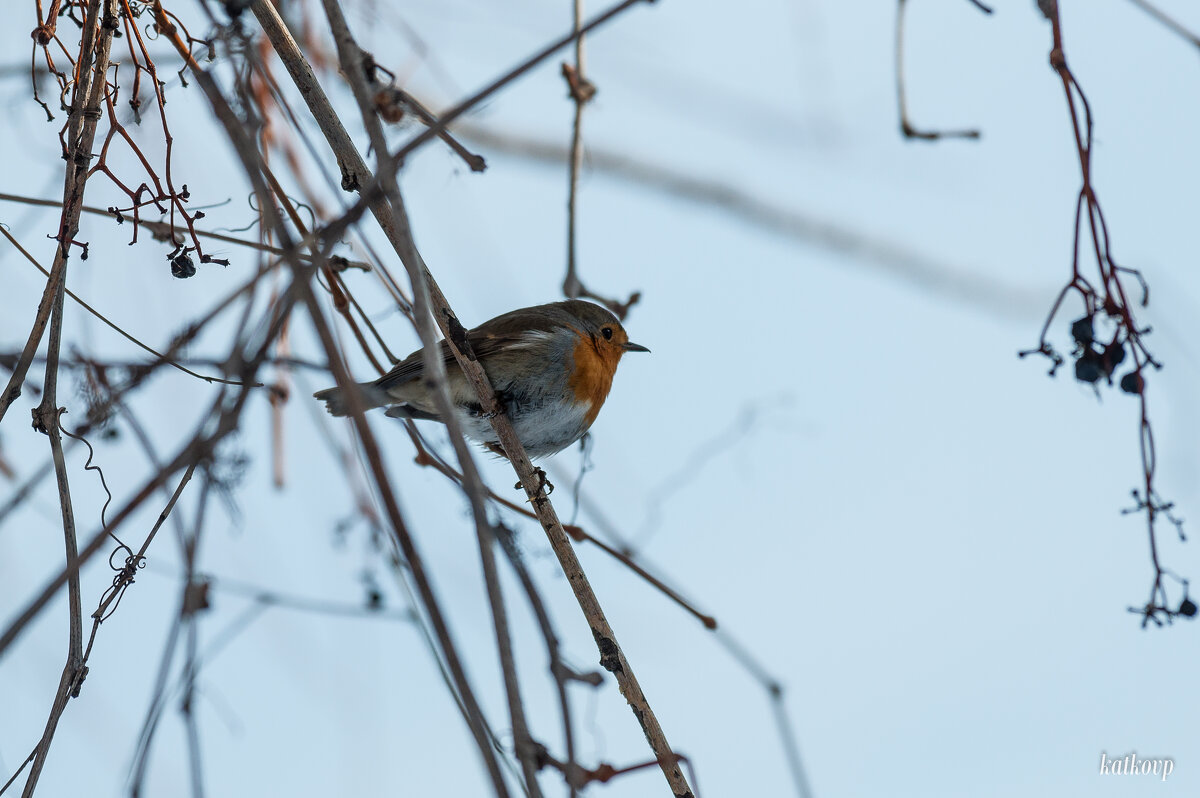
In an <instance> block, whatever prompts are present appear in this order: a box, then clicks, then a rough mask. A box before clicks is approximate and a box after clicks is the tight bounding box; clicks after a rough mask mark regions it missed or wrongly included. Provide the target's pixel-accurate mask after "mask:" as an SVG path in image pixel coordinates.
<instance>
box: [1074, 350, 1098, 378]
mask: <svg viewBox="0 0 1200 798" xmlns="http://www.w3.org/2000/svg"><path fill="white" fill-rule="evenodd" d="M1101 376H1102V371H1101V369H1100V361H1099V360H1098V359H1097V358H1096V357H1095V353H1094V352H1092V351H1090V350H1089V351H1088V352H1086V353H1084V355H1083V357H1081V358H1079V359H1078V360H1076V361H1075V379H1077V380H1079V381H1080V382H1090V383H1094V382H1096V381H1097V380H1099V379H1100V377H1101Z"/></svg>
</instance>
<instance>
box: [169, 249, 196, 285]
mask: <svg viewBox="0 0 1200 798" xmlns="http://www.w3.org/2000/svg"><path fill="white" fill-rule="evenodd" d="M171 274H173V275H175V276H176V277H178V278H179V279H180V280H186V279H187V278H189V277H193V276H195V274H196V264H195V263H193V262H192V259H191V257H190V256H188V255H187V254H182V255H176V256H175V257H173V258H171Z"/></svg>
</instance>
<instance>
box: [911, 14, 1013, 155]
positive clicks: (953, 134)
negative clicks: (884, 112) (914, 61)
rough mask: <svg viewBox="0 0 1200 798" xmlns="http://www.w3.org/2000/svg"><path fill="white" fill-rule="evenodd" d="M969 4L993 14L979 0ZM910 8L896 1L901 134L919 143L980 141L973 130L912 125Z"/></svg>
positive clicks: (977, 134)
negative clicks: (907, 49) (907, 68)
mask: <svg viewBox="0 0 1200 798" xmlns="http://www.w3.org/2000/svg"><path fill="white" fill-rule="evenodd" d="M969 2H970V3H971V4H972V5H974V6H975V7H976V8H978V9H979V10H980V11H982V12H983V13H985V14H991V13H992V9H991V8H989V7H988V6H985V5H984V4H983V3H980V2H978V0H969ZM907 8H908V0H896V105H897V106H898V108H899V109H900V133H901V134H902V135H903V136H904V138H906V139H917V140H918V141H939V140H941V139H978V138H979V135H980V134H979V131H978V130H976V129H974V128H971V129H964V130H925V129H921V128H917V127H915V126H914V125H913V124H912V121H911V120H910V119H909V116H908V100H907V98H908V89H907V86H906V84H905V82H904V16H905V14H904V12H905V9H907Z"/></svg>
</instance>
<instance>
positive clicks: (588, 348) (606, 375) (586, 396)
mask: <svg viewBox="0 0 1200 798" xmlns="http://www.w3.org/2000/svg"><path fill="white" fill-rule="evenodd" d="M606 349H607V347H606ZM621 354H622V353H621V351H620V350H619V349H618V350H616V351H614V352H609V351H605V352H603V353H601V352H600V351H597V347H596V344H595V343H593V341H592V339H591V336H588V335H580V336H579V342H578V343H576V344H575V350H574V352H572V355H573V357H574V359H575V369H574V371H572V372H571V376H570V378H569V379H568V380H567V387H568V388H570V389H571V391H572V392H573V393H574V394H575V401H576V402H579V403H580V404H582V403H584V402H587V403H588V404H589V405H590V406H589V407H588V411H587V415H586V416H585V419H586V421H587V424H588V426H589V427H590V426H591V425H592V422H593V421H595V420H596V416H597V415H599V413H600V408H601V406H603V404H604V400H605V399H607V398H608V391H609V389H610V388H612V381H613V374H615V373H616V371H617V362H618V361H619V360H620V359H621Z"/></svg>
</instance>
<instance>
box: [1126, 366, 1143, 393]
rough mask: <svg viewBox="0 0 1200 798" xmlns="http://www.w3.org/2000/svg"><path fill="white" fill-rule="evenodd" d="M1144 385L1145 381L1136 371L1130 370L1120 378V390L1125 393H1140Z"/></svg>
mask: <svg viewBox="0 0 1200 798" xmlns="http://www.w3.org/2000/svg"><path fill="white" fill-rule="evenodd" d="M1145 387H1146V381H1145V380H1143V379H1142V375H1141V374H1138V373H1137V372H1136V371H1131V372H1129V373H1128V374H1126V375H1125V376H1124V377H1122V378H1121V390H1122V391H1124V392H1125V393H1141V392H1142V389H1143V388H1145Z"/></svg>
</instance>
